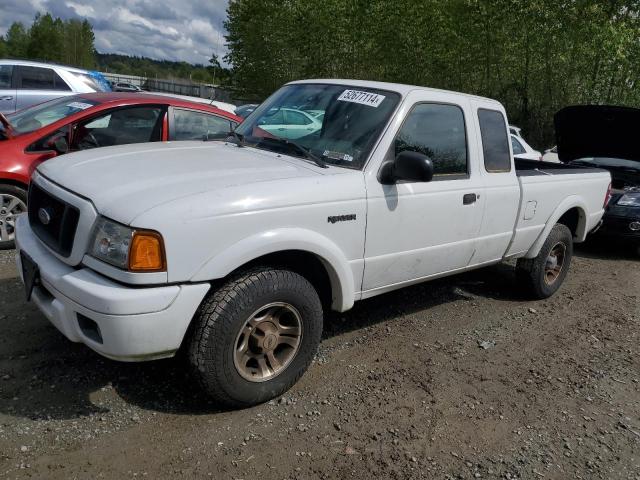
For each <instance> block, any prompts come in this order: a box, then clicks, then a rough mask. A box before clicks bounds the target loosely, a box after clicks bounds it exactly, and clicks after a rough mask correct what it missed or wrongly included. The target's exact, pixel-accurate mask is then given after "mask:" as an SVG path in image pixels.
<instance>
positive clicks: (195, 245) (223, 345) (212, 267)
mask: <svg viewBox="0 0 640 480" xmlns="http://www.w3.org/2000/svg"><path fill="white" fill-rule="evenodd" d="M302 113H304V115H303V114H302ZM309 116H313V118H315V119H318V121H309V118H308V117H309ZM511 148H512V147H511V142H510V139H509V130H508V122H507V117H506V114H505V109H504V108H503V106H502V105H501V104H500V103H499V102H497V101H494V100H490V99H487V98H480V97H475V96H471V95H466V94H461V93H453V92H448V91H441V90H434V89H429V88H423V87H416V86H408V85H399V84H390V83H379V82H367V81H353V80H306V81H299V82H293V83H290V84H287V85H285V86H283V87H282V88H281V89H279V90H278V91H276V92H275V93H274V94H273V95H272V96H271V97H269V98H268V99H267V100H266V101H265V102H264V103H262V104H261V105H260V106H259V107H258V108H256V110H255V111H254V112H252V113H251V114H250V115H249V116H248V117H247V119H246V120H245V121H244V122H243V123H242V124H241V125H240V126H239V127H238V128H237V129H236V130H235V131H234V132H231V134H230V135H229V137H228V138H227V139H226V141H212V142H202V141H200V142H196V141H192V142H168V143H162V144H158V143H157V144H140V145H127V146H117V147H109V148H104V149H99V150H94V151H89V150H88V151H83V152H78V153H73V154H70V155H67V156H65V157H64V158H63V159H61V160H58V159H53V160H50V161H48V162H46V163H43V164H41V165H40V166H38V168H37V170H36V171H35V173H34V175H33V178H32V182H31V185H30V191H29V199H28V212H27V213H26V214H23V215H21V216H19V218H18V220H17V224H16V243H17V252H18V253H17V263H18V268H19V271H20V274H21V277H22V279H23V281H24V284H25V288H26V294H27V296H28V298H30V299H31V301H33V302H34V303H35V304H36V305H37V306H38V307H39V309H40V310H41V311H42V312H43V314H44V315H45V316H46V317H47V318H48V319H49V320H50V321H51V322H52V323H53V324H54V325H55V326H56V327H57V328H58V329H59V330H60V331H61V332H62V333H63V334H64V335H65V336H66V337H67V338H68V339H69V340H71V341H73V342H82V343H84V344H86V345H87V346H88V347H90V348H92V349H93V350H95V351H96V352H98V353H100V354H102V355H104V356H106V357H109V358H112V359H116V360H123V361H142V360H151V359H157V358H164V357H170V356H173V355H175V354H176V352H177V351H178V350H179V349H181V351H184V352H185V354H186V355H187V357H188V359H189V361H190V364H191V366H192V370H193V372H194V374H195V378H196V379H197V381H198V382H199V383H200V384H201V385H202V386H203V388H204V389H205V391H207V392H208V393H209V394H210V395H211V396H212V397H213V398H214V399H215V400H217V401H218V402H220V403H222V404H227V405H230V406H247V405H253V404H256V403H259V402H264V401H266V400H269V399H271V398H273V397H276V396H278V395H280V394H282V393H283V392H285V391H286V390H287V389H289V388H290V387H291V386H292V385H293V384H294V383H295V382H296V381H297V380H298V379H299V378H300V377H301V375H302V374H303V373H304V372H305V370H306V369H307V367H308V366H309V364H310V363H311V361H312V359H313V357H314V354H315V352H316V349H317V347H318V345H319V343H320V338H321V333H322V325H323V312H324V311H326V310H327V309H333V310H336V311H339V312H344V311H346V310H349V309H350V308H351V307H352V306H353V304H354V302H356V301H359V300H363V299H366V298H370V297H373V296H375V295H380V294H384V293H386V292H389V291H391V290H395V289H398V288H401V287H404V286H407V285H411V284H415V283H418V282H423V281H425V280H430V279H434V278H438V277H442V276H446V275H451V274H455V273H458V272H463V271H466V270H470V269H475V268H479V267H484V266H487V265H492V264H495V263H498V262H502V261H504V260H506V259H517V264H516V271H517V278H518V279H519V281H520V282H521V283H522V285H523V288H525V289H526V291H528V292H529V294H530V296H531V297H532V298H538V299H542V298H546V297H549V296H550V295H552V294H553V293H554V292H556V291H557V290H558V288H560V286H561V284H562V282H563V281H564V279H565V277H566V275H567V272H568V270H569V266H570V263H571V257H572V251H573V250H572V249H573V244H574V243H575V242H582V241H584V240H585V237H586V236H587V234H588V233H589V232H590V231H591V230H592V229H594V228H595V227H597V226H598V224H599V222H600V220H601V217H602V215H603V211H604V208H605V205H606V203H607V201H608V198H609V190H608V189H609V186H610V182H611V178H610V175H609V173H608V172H606V171H603V170H600V169H594V168H585V167H577V166H576V167H572V166H565V165H560V164H548V163H544V162H538V161H532V162H528V161H526V160H514V158H513V152H512V149H511Z"/></svg>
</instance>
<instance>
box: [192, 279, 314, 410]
mask: <svg viewBox="0 0 640 480" xmlns="http://www.w3.org/2000/svg"><path fill="white" fill-rule="evenodd" d="M194 322H195V324H194V328H193V333H192V336H191V338H190V340H189V342H190V343H189V360H190V363H191V365H192V368H193V371H194V373H195V376H196V378H197V379H198V381H199V382H200V384H201V385H202V387H203V388H204V390H205V391H206V392H207V393H208V394H209V395H210V396H211V397H213V399H214V400H216V401H217V402H219V403H221V404H224V405H227V406H230V407H246V406H251V405H255V404H258V403H262V402H265V401H267V400H270V399H272V398H274V397H277V396H278V395H281V394H282V393H284V392H285V391H287V390H288V389H289V388H291V387H292V386H293V385H294V384H295V383H296V382H297V381H298V379H299V378H300V377H301V376H302V374H303V373H304V372H305V371H306V369H307V368H308V366H309V364H310V363H311V361H312V360H313V356H314V355H315V352H316V350H317V348H318V345H319V343H320V337H321V334H322V305H321V302H320V299H319V297H318V294H317V292H316V290H315V289H314V288H313V286H312V285H311V283H309V281H308V280H307V279H305V278H304V277H302V276H301V275H299V274H297V273H295V272H292V271H289V270H281V269H271V268H257V269H254V270H251V271H248V272H245V273H242V274H239V275H237V276H236V277H233V278H232V279H230V280H229V281H228V282H227V283H226V284H225V285H223V286H222V287H221V288H219V289H218V290H216V291H214V292H212V293H211V294H209V295H208V296H207V298H205V300H204V301H203V302H202V305H200V308H199V309H198V311H197V312H196V316H195V318H194Z"/></svg>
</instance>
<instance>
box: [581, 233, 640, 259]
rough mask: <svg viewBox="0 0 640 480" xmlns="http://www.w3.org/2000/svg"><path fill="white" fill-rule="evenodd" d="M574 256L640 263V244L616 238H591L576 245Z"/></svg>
mask: <svg viewBox="0 0 640 480" xmlns="http://www.w3.org/2000/svg"><path fill="white" fill-rule="evenodd" d="M574 254H575V255H576V256H578V257H584V258H592V259H607V260H630V261H636V262H640V243H635V244H634V243H632V242H628V241H623V240H620V239H617V238H606V237H593V238H588V240H587V241H586V242H584V243H580V244H577V245H576V246H575V249H574Z"/></svg>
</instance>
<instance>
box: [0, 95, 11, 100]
mask: <svg viewBox="0 0 640 480" xmlns="http://www.w3.org/2000/svg"><path fill="white" fill-rule="evenodd" d="M0 100H13V97H12V96H7V97H0Z"/></svg>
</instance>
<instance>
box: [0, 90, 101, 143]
mask: <svg viewBox="0 0 640 480" xmlns="http://www.w3.org/2000/svg"><path fill="white" fill-rule="evenodd" d="M97 104H98V102H95V101H93V100H87V99H86V98H83V97H81V96H73V97H62V98H57V99H55V100H51V101H49V102H45V103H40V104H38V105H34V106H33V107H29V108H25V109H24V110H20V111H19V112H17V113H13V114H11V115H7V119H8V120H9V122H10V123H11V127H12V130H13V133H14V134H17V135H19V134H23V133H29V132H33V131H35V130H38V129H39V128H42V127H46V126H47V125H50V124H52V123H53V122H57V121H58V120H61V119H63V118H66V117H69V116H71V115H73V114H74V113H78V112H80V111H82V110H86V109H87V108H90V107H93V106H94V105H97Z"/></svg>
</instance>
